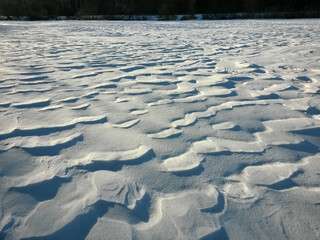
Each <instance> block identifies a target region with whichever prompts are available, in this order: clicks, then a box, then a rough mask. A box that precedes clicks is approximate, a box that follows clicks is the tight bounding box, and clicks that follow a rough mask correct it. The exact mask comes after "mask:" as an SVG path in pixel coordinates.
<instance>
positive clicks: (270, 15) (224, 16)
mask: <svg viewBox="0 0 320 240" xmlns="http://www.w3.org/2000/svg"><path fill="white" fill-rule="evenodd" d="M299 18H320V12H319V11H312V12H265V13H215V14H184V15H83V16H56V17H52V16H0V21H39V20H40V21H45V20H48V21H50V20H51V21H55V20H62V21H63V20H109V21H184V20H228V19H230V20H231V19H299Z"/></svg>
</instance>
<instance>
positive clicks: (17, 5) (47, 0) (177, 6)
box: [0, 0, 320, 16]
mask: <svg viewBox="0 0 320 240" xmlns="http://www.w3.org/2000/svg"><path fill="white" fill-rule="evenodd" d="M301 11H320V1H319V0H0V15H3V16H81V15H122V14H125V15H140V14H144V15H157V14H158V15H172V14H195V13H203V14H210V13H236V12H248V13H259V12H301Z"/></svg>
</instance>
